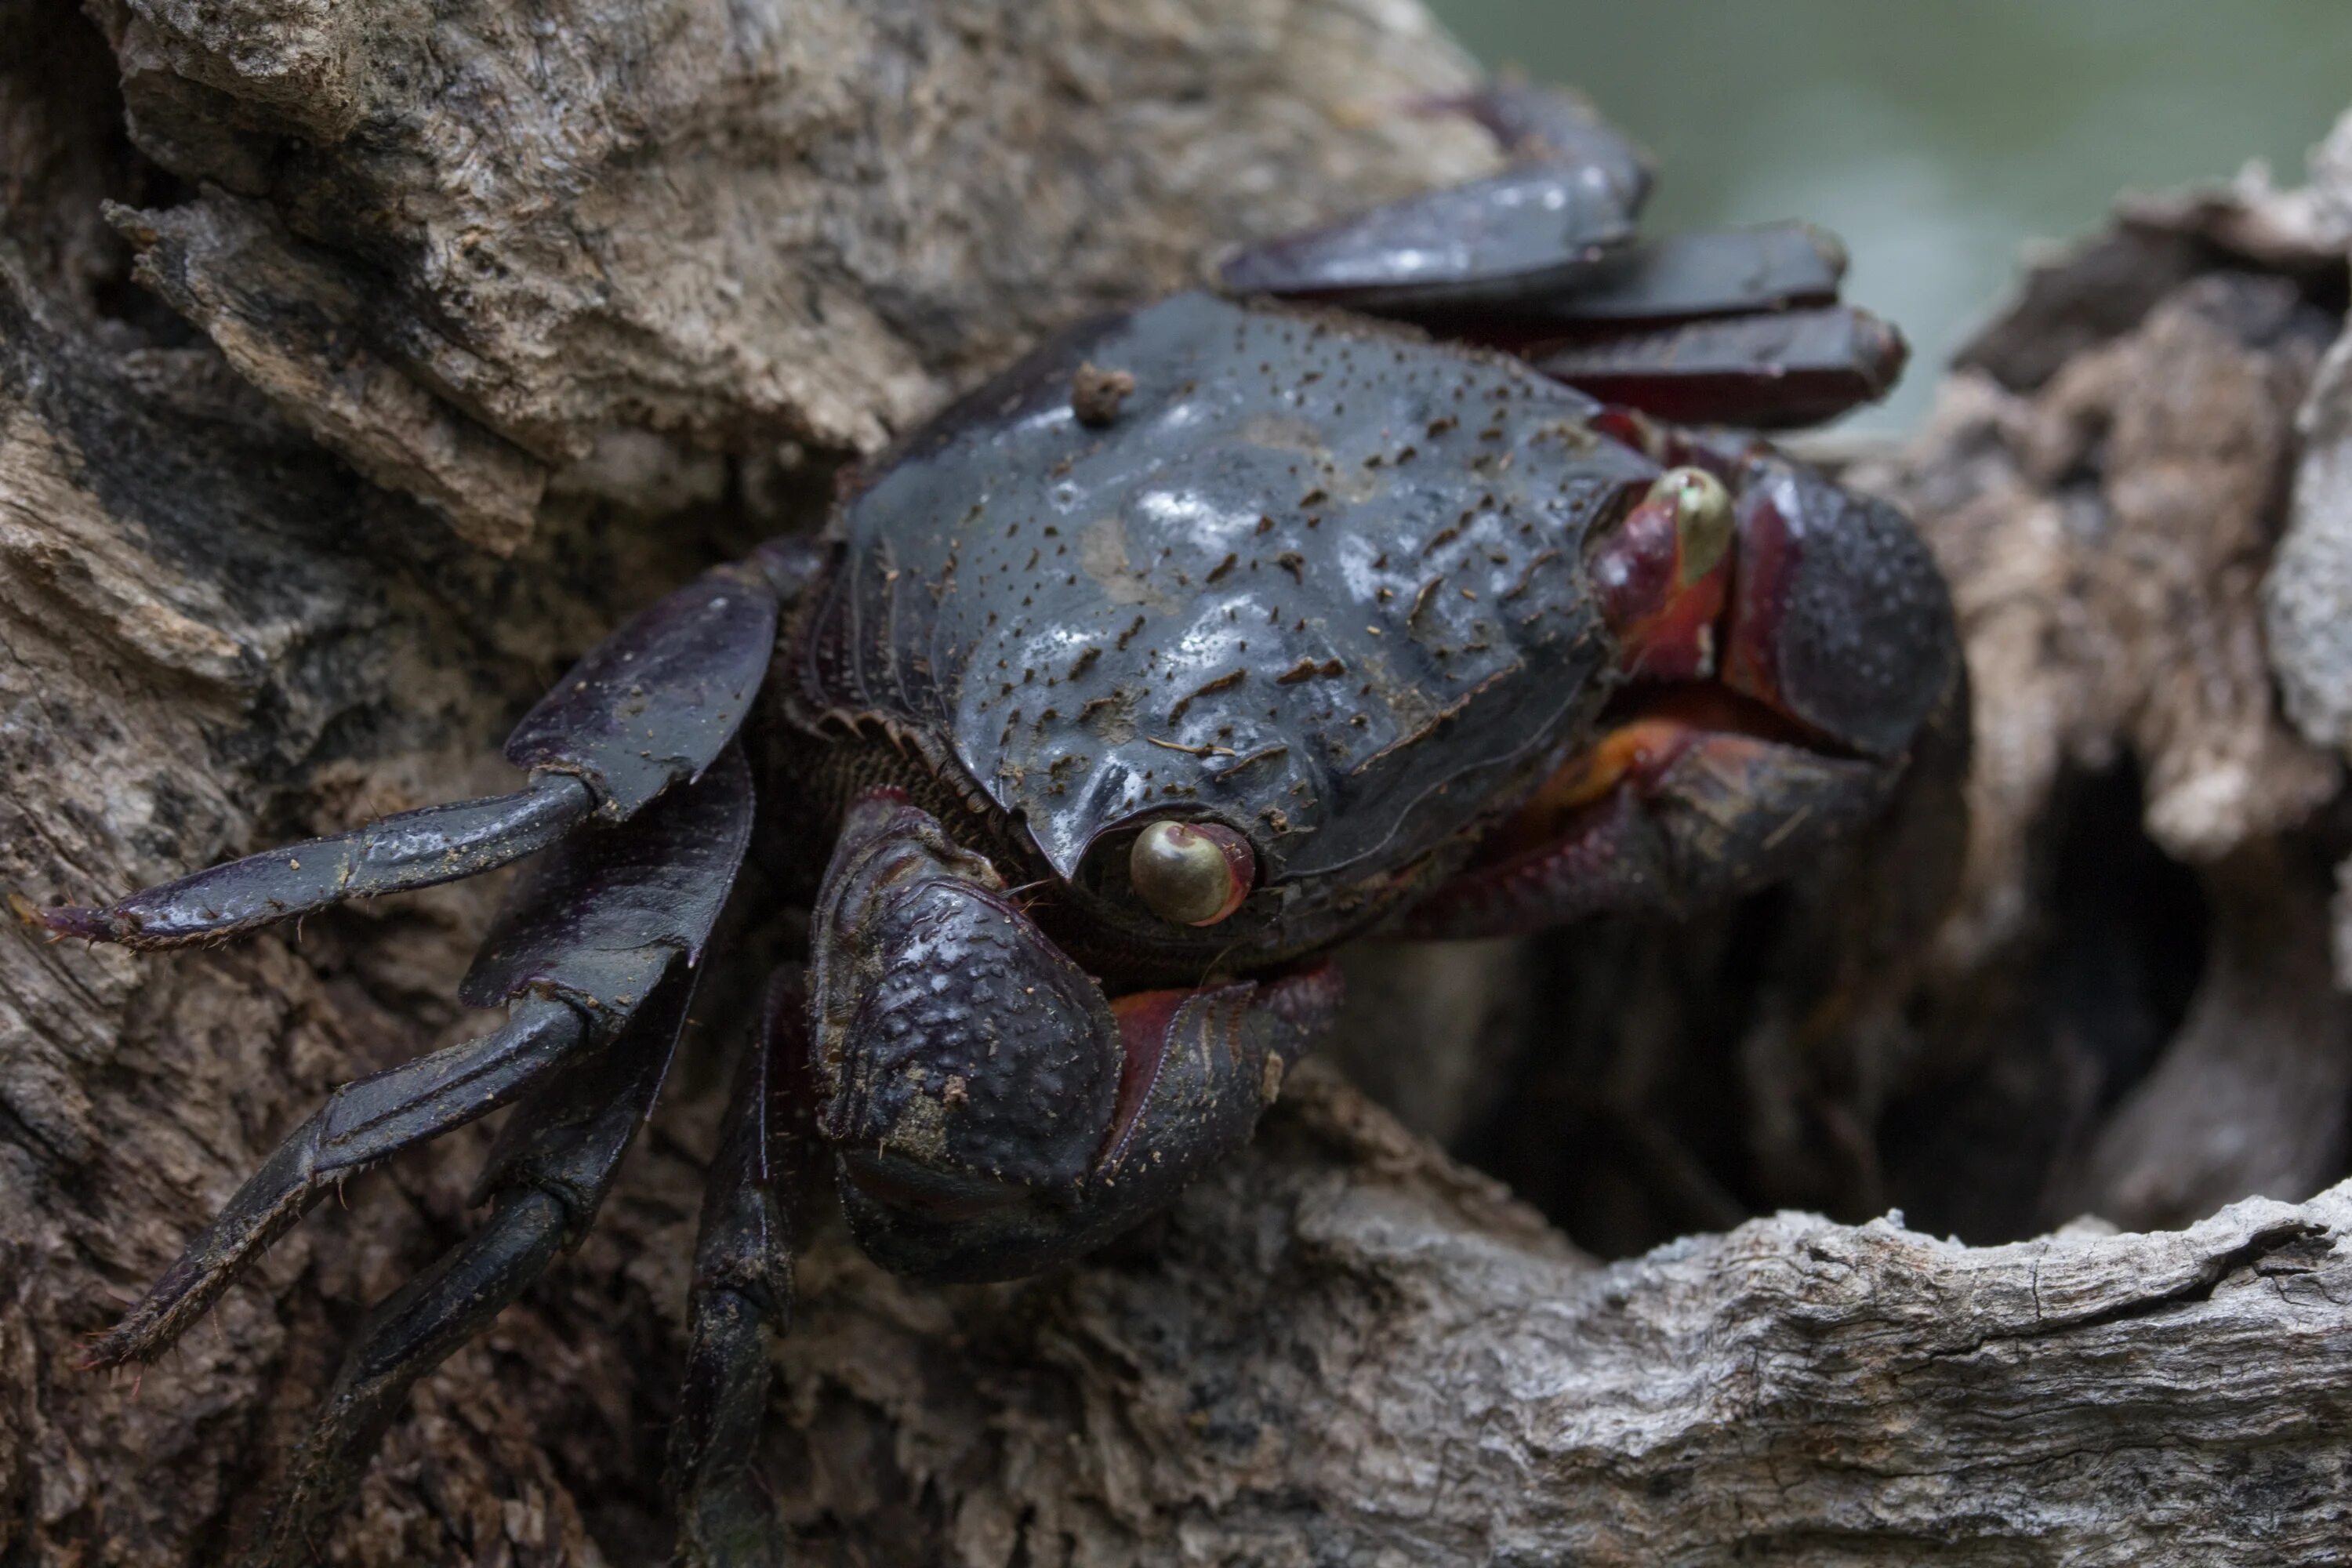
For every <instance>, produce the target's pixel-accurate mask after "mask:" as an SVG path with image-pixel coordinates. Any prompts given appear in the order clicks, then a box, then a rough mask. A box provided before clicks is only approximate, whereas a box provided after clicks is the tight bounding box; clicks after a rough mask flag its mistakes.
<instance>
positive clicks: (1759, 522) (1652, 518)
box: [1407, 428, 1962, 936]
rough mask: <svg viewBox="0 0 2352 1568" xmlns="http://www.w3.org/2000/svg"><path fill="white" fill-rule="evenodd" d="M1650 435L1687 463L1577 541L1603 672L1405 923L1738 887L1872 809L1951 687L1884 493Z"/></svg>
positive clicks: (1955, 659) (1723, 893) (1792, 860)
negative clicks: (1541, 773)
mask: <svg viewBox="0 0 2352 1568" xmlns="http://www.w3.org/2000/svg"><path fill="white" fill-rule="evenodd" d="M1636 433H1639V434H1647V432H1643V431H1641V430H1639V429H1638V428H1637V432H1636ZM1655 446H1656V449H1657V450H1658V451H1659V452H1660V455H1662V456H1665V455H1674V456H1684V457H1688V458H1695V459H1696V461H1697V462H1699V463H1703V464H1705V465H1706V468H1703V469H1702V468H1679V469H1674V470H1670V471H1669V472H1668V473H1667V474H1666V475H1665V476H1664V478H1662V479H1660V480H1659V481H1658V483H1657V485H1656V486H1655V487H1654V488H1653V489H1652V491H1651V493H1650V495H1649V496H1647V497H1645V498H1644V499H1643V501H1642V502H1641V504H1640V505H1638V506H1636V507H1635V508H1634V509H1633V510H1632V511H1631V512H1630V513H1628V514H1627V516H1626V518H1625V520H1624V521H1623V522H1622V523H1621V524H1620V525H1619V526H1618V527H1617V529H1616V530H1615V531H1612V533H1611V534H1610V535H1609V536H1608V537H1607V538H1605V539H1604V540H1602V541H1601V542H1600V544H1599V546H1598V548H1597V549H1596V551H1595V552H1594V554H1593V557H1592V569H1593V575H1594V583H1595V587H1596V588H1597V589H1598V591H1599V593H1600V595H1601V604H1602V610H1603V614H1604V616H1606V618H1607V620H1608V623H1609V626H1610V628H1611V630H1612V633H1613V634H1614V635H1615V636H1616V637H1617V640H1618V645H1619V649H1620V654H1619V660H1620V665H1621V668H1622V670H1623V671H1624V674H1625V677H1626V681H1627V684H1626V686H1625V688H1624V689H1623V690H1622V693H1621V694H1620V696H1619V697H1618V699H1617V700H1616V701H1615V702H1614V703H1613V704H1612V707H1611V709H1610V710H1608V711H1607V712H1606V713H1605V714H1604V715H1603V718H1602V728H1601V733H1600V734H1599V735H1598V737H1597V738H1595V739H1594V740H1593V742H1591V744H1589V745H1588V746H1586V747H1585V748H1584V749H1583V750H1581V751H1580V752H1578V753H1576V754H1575V755H1574V756H1572V757H1570V759H1569V760H1568V762H1567V763H1565V764H1564V765H1562V766H1561V767H1560V768H1559V770H1558V771H1557V772H1556V773H1554V774H1553V775H1552V777H1551V778H1550V779H1549V780H1548V781H1547V782H1546V783H1545V784H1543V785H1542V786H1541V787H1540V788H1539V789H1538V791H1537V792H1536V794H1535V795H1533V796H1532V797H1531V798H1529V799H1528V801H1527V802H1526V803H1525V804H1524V805H1521V806H1520V807H1519V808H1518V809H1517V811H1516V812H1515V813H1513V814H1512V815H1511V816H1509V817H1507V818H1506V819H1505V821H1504V822H1503V824H1502V825H1501V826H1499V827H1498V828H1497V829H1496V831H1495V832H1494V833H1493V834H1492V835H1491V836H1490V837H1488V838H1487V840H1486V843H1485V844H1484V845H1483V846H1482V847H1481V849H1480V852H1479V854H1478V856H1477V857H1476V858H1475V860H1474V861H1473V863H1472V864H1471V866H1470V867H1469V868H1468V869H1466V870H1465V872H1463V873H1462V874H1461V875H1460V876H1459V877H1457V878H1456V879H1454V881H1452V882H1450V883H1448V884H1447V885H1446V886H1444V888H1441V889H1439V890H1438V891H1437V892H1436V893H1435V894H1434V895H1433V896H1432V897H1431V898H1430V899H1429V900H1426V901H1425V902H1424V903H1423V905H1422V906H1421V907H1420V908H1419V909H1417V910H1415V911H1414V912H1413V914H1412V917H1411V919H1410V920H1409V921H1407V925H1408V929H1411V930H1412V931H1418V932H1421V933H1423V934H1429V935H1448V936H1474V935H1493V934H1502V933H1507V932H1514V931H1532V930H1540V929H1542V928H1544V927H1546V926H1549V925H1555V924H1558V923H1559V922H1561V921H1567V920H1572V919H1576V918H1579V917H1581V916H1584V915H1590V914H1597V913H1602V912H1610V911H1624V912H1654V913H1665V914H1677V915H1678V914H1683V913H1686V912H1688V911H1689V910H1693V909H1695V908H1696V907H1698V906H1700V905H1703V904H1706V903H1709V902H1713V901H1717V900H1722V899H1726V898H1730V897H1733V896H1736V895H1738V894H1740V893H1744V892H1748V891H1750V890H1752V889H1756V888H1759V887H1762V886H1764V885H1766V884H1767V883H1769V882H1771V881H1774V880H1777V879H1780V878H1781V877H1785V876H1788V875H1790V874H1791V873H1792V872H1794V871H1796V870H1797V869H1799V868H1801V867H1802V866H1803V865H1805V864H1806V863H1807V861H1808V860H1809V858H1811V857H1812V856H1814V855H1816V854H1818V853H1819V852H1820V850H1821V848H1822V847H1823V846H1824V845H1827V844H1830V843H1832V842H1835V841H1837V840H1839V839H1840V838H1842V837H1844V836H1845V835H1847V834H1849V833H1850V832H1851V831H1852V830H1853V828H1854V827H1855V826H1858V825H1859V824H1860V823H1861V822H1863V821H1864V820H1866V819H1867V818H1868V817H1869V816H1872V815H1873V814H1874V813H1875V812H1877V811H1878V810H1880V809H1881V808H1882V807H1883V806H1884V805H1885V802H1886V801H1887V800H1888V798H1889V797H1890V796H1891V795H1892V794H1893V792H1894V790H1895V786H1896V784H1898V783H1899V782H1900V780H1901V779H1902V777H1903V776H1904V773H1905V771H1906V768H1907V767H1909V766H1910V764H1911V761H1912V754H1913V751H1914V748H1915V744H1916V743H1919V742H1921V739H1922V737H1923V736H1924V735H1925V734H1927V731H1928V729H1929V727H1930V726H1931V725H1933V724H1934V723H1936V722H1937V714H1939V713H1947V712H1948V711H1949V710H1952V709H1953V707H1954V705H1955V703H1957V702H1958V701H1959V700H1960V699H1959V698H1958V692H1959V691H1960V689H1961V684H1962V676H1961V670H1960V656H1959V644H1958V634H1957V632H1956V630H1955V628H1954V625H1953V621H1952V611H1951V604H1950V600H1949V598H1948V596H1947V595H1946V592H1945V590H1944V587H1943V583H1942V579H1941V578H1940V577H1939V576H1938V575H1937V572H1936V568H1935V564H1934V563H1933V561H1932V560H1931V559H1930V558H1929V556H1928V554H1927V548H1926V546H1925V545H1924V544H1923V543H1921V542H1920V541H1919V539H1918V537H1917V536H1916V534H1915V533H1913V532H1912V531H1911V529H1910V527H1909V525H1908V524H1907V523H1906V522H1905V521H1904V520H1903V519H1902V517H1901V516H1900V515H1899V514H1897V513H1896V512H1895V510H1893V509H1892V508H1890V507H1887V506H1886V505H1885V504H1884V503H1882V502H1878V501H1874V500H1869V499H1866V498H1864V497H1860V496H1855V495H1852V494H1849V493H1848V492H1846V491H1844V490H1843V489H1839V488H1837V487H1836V486H1834V485H1832V484H1831V483H1830V482H1829V481H1828V480H1826V479H1822V478H1820V477H1819V476H1818V475H1814V474H1811V473H1809V472H1807V471H1805V470H1803V469H1801V468H1796V467H1795V466H1793V465H1791V464H1790V463H1788V462H1786V461H1784V460H1782V459H1780V458H1777V457H1773V456H1771V455H1769V453H1760V452H1756V453H1743V452H1739V451H1736V450H1733V449H1729V448H1717V447H1711V446H1706V445H1703V444H1700V443H1696V442H1675V441H1673V440H1661V441H1659V442H1658V443H1656V444H1655ZM1719 479H1730V480H1732V481H1733V482H1734V483H1735V484H1736V486H1737V489H1738V500H1737V501H1736V502H1734V501H1732V500H1729V499H1728V496H1727V491H1726V489H1725V488H1724V486H1723V484H1722V483H1720V482H1718V480H1719ZM1949 761H1950V759H1949V758H1944V759H1942V761H1941V762H1940V763H1938V764H1937V765H1941V766H1948V765H1949Z"/></svg>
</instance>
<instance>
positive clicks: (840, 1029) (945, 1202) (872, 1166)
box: [810, 792, 1338, 1279]
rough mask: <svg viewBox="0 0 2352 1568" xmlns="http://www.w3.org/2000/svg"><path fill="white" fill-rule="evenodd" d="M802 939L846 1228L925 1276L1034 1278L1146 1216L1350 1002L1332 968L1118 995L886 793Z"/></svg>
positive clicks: (1235, 1143)
mask: <svg viewBox="0 0 2352 1568" xmlns="http://www.w3.org/2000/svg"><path fill="white" fill-rule="evenodd" d="M811 946H812V952H813V957H814V966H813V986H812V995H811V1001H810V1021H811V1026H812V1033H813V1037H814V1038H813V1047H812V1058H813V1060H814V1066H815V1069H816V1074H817V1078H818V1087H819V1089H820V1090H821V1092H822V1094H823V1100H822V1109H821V1110H820V1112H819V1126H820V1128H821V1130H822V1131H823V1134H824V1139H825V1142H827V1143H829V1144H830V1145H832V1146H833V1147H834V1148H835V1150H836V1151H838V1152H839V1166H840V1172H841V1176H842V1181H841V1184H840V1186H841V1195H842V1205H843V1207H844V1209H845V1212H846V1213H847V1215H848V1218H849V1223H850V1228H851V1231H852V1233H853V1234H854V1235H855V1236H856V1237H857V1240H858V1244H859V1245H860V1246H861V1247H863V1248H864V1249H865V1250H866V1253H867V1255H868V1256H870V1257H872V1258H875V1259H876V1261H877V1262H879V1263H881V1264H882V1265H883V1266H884V1267H885V1268H890V1269H892V1270H894V1271H896V1272H898V1273H901V1274H906V1275H909V1276H913V1277H917V1278H924V1279H1006V1278H1012V1277H1014V1276H1018V1275H1021V1274H1024V1273H1029V1272H1033V1271H1034V1270H1035V1269H1038V1268H1045V1267H1047V1266H1048V1265H1050V1264H1053V1263H1055V1262H1059V1261H1062V1260H1064V1259H1066V1258H1073V1257H1076V1256H1078V1255H1079V1254H1081V1253H1083V1252H1085V1251H1087V1249H1089V1248H1091V1247H1097V1246H1099V1245H1100V1244H1101V1243H1103V1242H1105V1241H1108V1239H1110V1237H1113V1236H1115V1235H1117V1234H1118V1232H1119V1231H1121V1230H1123V1229H1125V1228H1127V1227H1129V1226H1132V1225H1134V1224H1135V1223H1137V1222H1138V1221H1139V1220H1141V1219H1143V1218H1145V1217H1146V1216H1148V1215H1150V1214H1151V1213H1152V1212H1153V1211H1154V1210H1156V1209H1157V1208H1159V1207H1160V1205H1163V1204H1165V1203H1166V1202H1167V1201H1168V1200H1169V1199H1171V1197H1173V1196H1174V1195H1175V1194H1176V1193H1177V1192H1178V1191H1179V1190H1181V1188H1182V1187H1183V1185H1184V1184H1186V1183H1187V1182H1189V1181H1191V1180H1192V1178H1193V1177H1195V1176H1197V1175H1198V1174H1199V1173H1201V1172H1202V1170H1204V1169H1206V1168H1207V1167H1208V1166H1209V1165H1211V1164H1212V1163H1213V1162H1215V1161H1216V1160H1218V1159H1220V1158H1222V1157H1223V1156H1224V1155H1226V1154H1229V1153H1230V1152H1232V1151H1233V1150H1234V1149H1235V1148H1237V1147H1239V1146H1240V1145H1241V1144H1242V1143H1243V1142H1245V1141H1246V1140H1247V1138H1248V1137H1249V1134H1250V1132H1251V1131H1252V1129H1253V1128H1255V1125H1256V1122H1257V1118H1258V1115H1259V1113H1260V1112H1261V1111H1263V1110H1265V1107H1266V1105H1267V1104H1268V1103H1269V1102H1270V1101H1271V1100H1273V1099H1274V1097H1275V1095H1276V1092H1277V1091H1278V1090H1279V1089H1280V1088H1281V1083H1282V1077H1283V1073H1284V1071H1285V1070H1286V1068H1288V1067H1289V1065H1290V1064H1291V1063H1292V1062H1293V1061H1295V1060H1296V1059H1297V1058H1298V1056H1299V1055H1300V1054H1301V1053H1303V1052H1304V1051H1305V1049H1306V1047H1307V1044H1308V1042H1309V1041H1310V1040H1311V1038H1312V1037H1313V1036H1314V1034H1315V1033H1316V1032H1317V1031H1318V1029H1319V1028H1320V1027H1321V1026H1322V1025H1323V1023H1324V1021H1325V1020H1326V1018H1327V1017H1328V1014H1329V1012H1330V1010H1331V1008H1332V1006H1333V1005H1336V1002H1337V995H1338V983H1337V979H1336V975H1335V974H1334V973H1332V972H1330V971H1328V969H1318V970H1313V971H1309V972H1307V973H1305V974H1299V975H1288V976H1284V977H1281V978H1277V979H1273V980H1267V981H1240V982H1235V983H1234V984H1224V985H1215V986H1209V987H1202V988H1196V989H1182V990H1173V991H1160V992H1151V993H1144V994H1138V995H1133V996H1127V997H1122V998H1120V999H1119V1000H1118V1001H1116V1002H1113V1001H1109V1000H1108V999H1107V998H1106V997H1105V996H1104V994H1103V991H1102V988H1101V986H1100V985H1099V984H1097V983H1096V981H1095V980H1094V979H1093V977H1092V976H1090V975H1088V974H1087V973H1085V971H1083V970H1081V969H1080V968H1078V966H1077V965H1076V963H1072V962H1071V961H1070V959H1069V958H1068V957H1067V956H1066V955H1065V954H1064V953H1063V952H1061V950H1060V949H1059V948H1057V947H1056V946H1055V944H1054V943H1053V942H1052V941H1051V940H1049V939H1048V938H1047V937H1046V935H1045V932H1044V931H1041V930H1039V929H1038V927H1037V926H1036V925H1035V924H1034V923H1033V922H1032V921H1030V919H1029V917H1028V915H1027V914H1026V913H1025V912H1024V911H1023V910H1022V909H1021V908H1020V907H1019V906H1018V905H1017V904H1016V903H1015V902H1013V900H1012V899H1011V898H1009V897H1008V896H1007V895H1006V893H1005V892H1004V890H1003V883H1002V881H1001V879H999V878H998V876H997V874H996V872H995V870H994V868H992V867H991V866H990V865H989V863H988V861H987V860H986V859H984V858H982V857H980V856H977V855H974V854H971V852H970V851H967V850H964V849H961V848H959V847H957V846H956V845H955V844H953V843H952V842H951V841H950V839H949V838H948V837H947V836H946V834H945V833H944V832H943V831H942V830H941V828H940V824H939V823H938V822H937V821H936V820H935V819H933V818H932V817H931V816H929V814H927V813H925V812H923V811H920V810H919V809H917V808H916V807H914V806H911V805H907V804H906V803H905V802H904V801H903V800H902V799H899V798H898V797H896V796H895V795H892V794H890V793H887V792H877V794H875V795H869V796H867V797H866V799H864V800H863V801H861V802H859V803H858V804H857V805H856V806H855V807H854V808H853V809H852V811H851V812H850V814H849V819H848V821H847V823H846V825H845V827H844V829H843V833H842V837H841V843H840V845H839V847H838V848H837V849H836V850H835V856H834V859H833V863H832V865H831V867H830V868H828V870H827V872H826V876H825V883H824V889H823V891H822V893H821V894H820V896H819V899H818V903H817V909H816V910H815V918H814V929H813V931H812V939H811Z"/></svg>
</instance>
